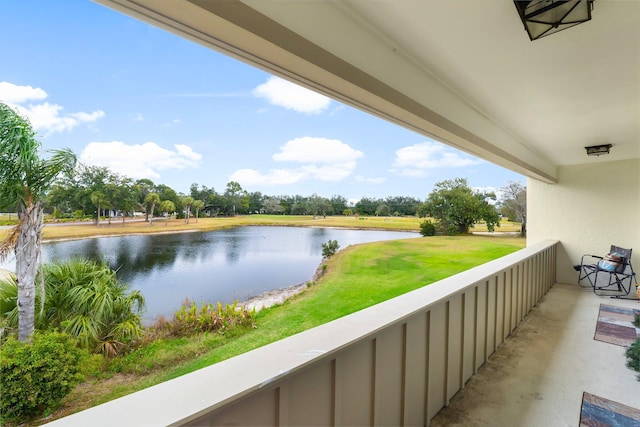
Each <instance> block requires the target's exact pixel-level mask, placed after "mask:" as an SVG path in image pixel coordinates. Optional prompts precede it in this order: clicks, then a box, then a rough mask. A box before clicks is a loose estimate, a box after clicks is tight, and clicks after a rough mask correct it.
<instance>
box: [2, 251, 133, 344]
mask: <svg viewBox="0 0 640 427" xmlns="http://www.w3.org/2000/svg"><path fill="white" fill-rule="evenodd" d="M39 278H40V277H39ZM41 278H42V279H43V280H44V282H45V287H46V295H47V299H46V301H45V303H44V310H43V311H41V312H40V313H39V314H38V316H36V327H37V328H38V329H47V328H57V329H60V330H61V331H63V332H66V333H68V334H69V335H71V336H73V337H75V338H76V339H77V340H78V344H80V345H81V346H82V347H85V348H88V349H90V350H92V351H95V352H99V353H103V354H104V355H106V356H113V355H116V354H117V353H118V352H119V351H120V349H121V348H122V347H123V346H124V345H125V344H126V343H130V342H131V341H133V340H135V339H136V338H138V337H139V336H140V335H141V334H142V332H143V328H142V320H141V316H142V311H143V310H144V302H145V300H144V296H143V295H142V293H141V292H140V291H139V290H130V289H129V287H128V286H127V284H125V283H123V282H121V281H120V280H119V279H118V278H117V276H116V272H115V271H113V270H112V269H111V268H110V267H109V265H107V264H106V263H105V262H102V263H96V262H93V261H90V260H87V259H82V258H72V259H70V260H68V261H58V262H53V263H48V264H45V265H44V266H43V269H42V276H41ZM37 297H38V299H40V298H41V294H38V295H37ZM15 298H16V283H15V280H14V278H13V277H11V276H10V277H8V278H6V279H4V280H0V319H3V321H4V323H5V324H6V325H7V326H9V327H13V326H15V325H16V323H17V322H16V320H17V319H16V317H17V316H16V311H17V310H16V304H15Z"/></svg>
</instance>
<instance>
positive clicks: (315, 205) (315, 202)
mask: <svg viewBox="0 0 640 427" xmlns="http://www.w3.org/2000/svg"><path fill="white" fill-rule="evenodd" d="M307 206H308V207H309V211H310V213H311V214H312V215H313V219H315V218H316V216H322V217H325V218H326V216H327V214H329V213H330V210H331V202H330V201H329V199H327V198H325V197H320V196H318V195H317V194H313V195H312V196H311V197H309V199H308V202H307Z"/></svg>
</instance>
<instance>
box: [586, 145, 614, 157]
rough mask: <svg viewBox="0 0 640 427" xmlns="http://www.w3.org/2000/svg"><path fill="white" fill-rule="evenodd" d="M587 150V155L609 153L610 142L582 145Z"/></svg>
mask: <svg viewBox="0 0 640 427" xmlns="http://www.w3.org/2000/svg"><path fill="white" fill-rule="evenodd" d="M584 149H585V150H587V156H601V155H602V154H609V150H610V149H611V144H603V145H592V146H591V147H584Z"/></svg>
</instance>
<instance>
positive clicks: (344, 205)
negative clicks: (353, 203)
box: [329, 195, 349, 215]
mask: <svg viewBox="0 0 640 427" xmlns="http://www.w3.org/2000/svg"><path fill="white" fill-rule="evenodd" d="M329 203H331V212H332V213H333V214H334V215H337V214H339V213H340V212H344V210H345V209H348V208H349V201H348V200H347V199H346V198H344V197H343V196H339V195H334V196H332V197H331V199H330V200H329Z"/></svg>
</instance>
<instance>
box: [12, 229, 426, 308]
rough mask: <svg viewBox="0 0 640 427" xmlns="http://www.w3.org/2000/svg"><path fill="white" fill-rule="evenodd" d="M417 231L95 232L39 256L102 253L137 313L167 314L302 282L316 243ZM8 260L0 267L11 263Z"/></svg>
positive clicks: (315, 256)
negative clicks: (138, 302)
mask: <svg viewBox="0 0 640 427" xmlns="http://www.w3.org/2000/svg"><path fill="white" fill-rule="evenodd" d="M415 237H419V234H418V233H411V232H396V231H375V230H345V229H333V228H304V227H261V226H260V227H257V226H256V227H239V228H233V229H226V230H216V231H210V232H194V233H174V234H155V235H143V236H122V237H102V238H92V239H83V240H72V241H62V242H51V243H45V244H44V245H43V248H42V255H43V261H44V262H49V261H54V260H64V259H68V258H70V257H72V256H84V257H87V258H91V259H98V260H99V259H104V260H105V261H107V262H108V263H109V264H110V265H111V268H113V269H116V270H117V271H118V277H119V278H120V280H122V281H124V282H126V283H128V284H129V285H130V286H131V288H133V289H139V290H140V291H142V293H143V294H144V296H145V299H146V302H147V309H146V313H145V315H144V318H145V319H147V320H149V319H153V318H155V317H156V316H158V315H164V316H167V317H172V316H173V313H174V312H175V311H176V310H177V309H178V308H179V307H180V304H181V303H182V301H184V300H185V299H186V298H189V299H190V300H193V301H196V302H198V303H200V302H213V303H216V302H218V301H220V302H222V303H232V302H234V301H235V300H238V301H244V300H246V299H248V298H250V297H252V296H256V295H259V294H261V293H264V292H266V291H270V290H273V289H279V288H285V287H288V286H292V285H298V284H301V283H304V282H306V281H308V280H309V279H310V278H311V276H312V275H313V273H314V271H315V269H316V268H317V267H318V266H319V265H320V262H321V261H322V243H326V242H327V241H328V240H337V241H338V243H339V244H340V248H341V249H343V248H345V247H347V246H349V245H353V244H358V243H367V242H374V241H382V240H396V239H406V238H415ZM13 263H14V260H12V259H9V260H7V261H6V262H5V264H4V265H0V267H3V268H7V269H9V270H12V271H13V270H14V264H13Z"/></svg>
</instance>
